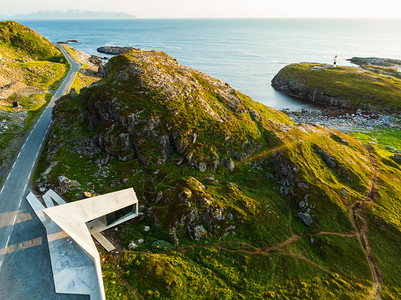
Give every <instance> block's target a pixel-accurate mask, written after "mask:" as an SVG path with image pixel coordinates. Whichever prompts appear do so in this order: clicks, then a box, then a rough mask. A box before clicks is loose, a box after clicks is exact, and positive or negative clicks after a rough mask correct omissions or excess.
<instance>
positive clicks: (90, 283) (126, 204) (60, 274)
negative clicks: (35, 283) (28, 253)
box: [27, 188, 138, 299]
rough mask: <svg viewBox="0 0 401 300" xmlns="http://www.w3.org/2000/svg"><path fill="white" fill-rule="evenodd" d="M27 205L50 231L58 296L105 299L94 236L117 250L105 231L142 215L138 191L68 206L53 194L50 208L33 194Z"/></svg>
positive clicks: (49, 194) (48, 201)
mask: <svg viewBox="0 0 401 300" xmlns="http://www.w3.org/2000/svg"><path fill="white" fill-rule="evenodd" d="M27 201H28V202H29V204H30V205H31V207H32V208H33V210H34V211H35V213H36V214H37V216H38V217H39V219H40V221H41V222H42V224H43V225H44V226H45V228H46V232H47V239H48V245H49V252H50V258H51V266H52V271H53V278H54V284H55V288H56V292H57V293H63V294H81V295H90V298H91V299H105V294H104V287H103V279H102V272H101V265H100V257H99V253H98V252H97V249H96V246H95V244H94V242H93V240H92V237H91V235H92V236H93V237H95V238H96V239H97V240H98V241H99V242H100V243H101V244H102V245H103V246H104V247H105V248H106V250H107V251H111V250H113V249H114V246H113V245H112V244H111V243H110V242H109V241H108V240H107V239H106V238H105V237H104V236H103V235H102V234H101V231H104V230H106V229H108V228H111V227H113V226H116V225H118V224H121V223H123V222H125V221H127V220H130V219H132V218H134V217H136V216H137V215H138V213H137V211H138V200H137V198H136V195H135V192H134V190H133V189H132V188H131V189H126V190H122V191H119V192H114V193H110V194H106V195H102V196H98V197H93V198H88V199H84V200H80V201H76V202H72V203H65V201H64V200H63V199H62V198H61V197H60V196H59V195H58V194H57V193H55V192H54V191H52V190H50V191H48V192H47V193H46V194H45V195H43V201H44V203H45V204H46V206H47V208H45V207H44V205H43V204H42V202H40V200H39V199H38V198H37V197H36V196H35V195H34V194H33V193H30V194H29V195H28V196H27ZM54 204H59V205H58V206H54Z"/></svg>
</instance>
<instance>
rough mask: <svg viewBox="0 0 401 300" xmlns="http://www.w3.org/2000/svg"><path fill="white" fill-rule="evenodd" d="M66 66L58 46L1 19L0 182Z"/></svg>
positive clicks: (26, 29)
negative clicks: (15, 105)
mask: <svg viewBox="0 0 401 300" xmlns="http://www.w3.org/2000/svg"><path fill="white" fill-rule="evenodd" d="M68 70H69V65H68V63H67V61H66V59H65V58H64V56H63V55H62V53H61V52H60V50H59V49H58V48H57V47H55V46H54V45H53V44H51V43H50V42H49V41H48V40H47V39H45V38H44V37H42V36H41V35H39V34H38V33H36V32H34V31H33V30H31V29H29V28H28V27H26V26H23V25H20V24H18V23H16V22H13V21H6V22H0V184H1V183H2V182H3V180H4V175H6V174H7V172H8V169H9V167H10V164H11V163H12V161H13V159H14V158H15V154H16V153H17V152H18V150H19V148H20V147H21V144H22V142H23V139H24V136H25V134H26V133H27V132H28V131H29V129H30V128H31V126H32V125H33V124H34V121H35V120H36V117H37V116H39V115H40V113H41V112H42V111H43V108H44V107H45V105H46V104H47V103H48V102H49V101H50V99H51V97H52V93H53V91H54V90H56V89H57V87H58V86H59V84H60V83H61V80H62V78H63V77H65V76H66V74H67V73H68ZM13 102H17V103H18V108H14V107H13V104H12V103H13Z"/></svg>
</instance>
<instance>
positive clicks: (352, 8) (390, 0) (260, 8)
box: [0, 0, 401, 18]
mask: <svg viewBox="0 0 401 300" xmlns="http://www.w3.org/2000/svg"><path fill="white" fill-rule="evenodd" d="M0 7H1V11H0V13H1V14H8V15H13V14H18V13H30V12H36V11H39V10H68V9H81V10H94V11H118V12H125V13H129V14H134V15H136V16H137V17H140V18H204V17H223V18H227V17H228V18H229V17H250V18H253V17H259V18H264V17H363V18H401V1H400V0H381V1H377V0H337V1H325V0H303V1H302V0H145V1H144V0H112V1H110V0H67V1H66V0H63V1H57V0H0Z"/></svg>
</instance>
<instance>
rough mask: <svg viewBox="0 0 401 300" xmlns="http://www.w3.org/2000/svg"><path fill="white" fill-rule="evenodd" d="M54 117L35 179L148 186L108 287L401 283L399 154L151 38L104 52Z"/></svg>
mask: <svg viewBox="0 0 401 300" xmlns="http://www.w3.org/2000/svg"><path fill="white" fill-rule="evenodd" d="M54 122H55V124H54V127H53V129H52V131H51V136H50V140H49V143H48V145H47V149H46V151H45V153H44V154H43V156H42V158H41V161H40V164H39V169H40V170H39V172H38V175H37V177H38V186H39V187H53V188H56V189H57V190H58V191H59V192H60V193H62V194H63V195H64V197H66V198H68V199H69V200H70V201H74V200H77V199H79V198H81V197H84V196H90V195H92V194H103V193H106V192H110V191H113V190H119V189H122V188H125V187H134V189H135V190H136V192H137V195H138V199H139V200H140V205H141V208H140V209H141V212H142V213H143V216H142V217H141V218H139V219H138V220H135V221H133V222H131V223H129V224H125V225H123V226H120V227H119V229H118V235H119V240H120V242H121V246H122V247H123V248H124V251H122V248H121V249H120V252H119V253H114V254H110V255H106V254H105V256H104V258H105V261H104V266H103V267H104V276H105V284H106V290H107V294H108V297H109V298H110V299H123V298H124V297H125V298H131V299H132V298H133V297H134V295H141V297H144V298H149V299H153V298H161V299H172V298H178V297H179V298H181V299H185V298H198V297H200V298H207V299H210V298H227V299H228V298H235V299H237V298H243V299H251V298H252V299H253V298H257V299H267V298H283V297H288V298H302V299H324V298H331V299H333V298H349V299H366V298H370V297H380V295H382V296H383V297H386V298H389V299H391V298H392V297H393V298H396V297H397V295H398V294H399V292H400V291H401V282H400V281H399V280H398V279H397V278H400V277H399V276H400V275H401V274H400V271H399V270H398V269H397V268H391V265H393V266H394V265H397V264H399V263H401V257H400V256H399V255H398V254H396V253H395V251H396V245H397V243H398V241H401V233H400V229H401V227H400V225H401V224H400V220H399V215H400V213H401V204H400V196H399V195H400V192H401V191H400V189H401V184H400V183H399V178H401V169H400V162H399V161H397V160H394V158H393V157H392V156H390V154H388V153H385V152H382V151H379V149H378V148H375V146H371V145H366V144H363V143H361V142H359V141H358V140H356V139H353V138H351V137H350V136H347V135H345V134H342V133H340V132H338V131H335V130H332V129H330V128H326V127H322V126H315V125H302V124H301V125H296V124H294V123H293V122H292V121H291V120H290V119H289V118H288V117H287V116H285V115H284V114H283V113H281V112H279V111H276V110H274V109H271V108H268V107H266V106H264V105H262V104H260V103H257V102H255V101H253V100H252V99H250V98H249V97H247V96H246V95H243V94H241V93H240V92H238V91H236V90H234V89H233V88H231V87H230V86H229V85H228V84H225V83H223V82H221V81H219V80H216V79H214V78H211V77H210V76H208V75H206V74H204V73H202V72H199V71H197V70H194V69H192V68H189V67H185V66H182V65H180V64H179V63H178V62H177V61H176V60H174V59H172V58H171V57H170V56H168V55H167V54H165V53H161V52H156V51H149V52H148V51H140V50H133V51H131V52H129V53H126V54H124V55H121V56H117V57H115V58H113V59H111V60H110V62H109V64H108V66H107V68H106V75H105V78H104V79H102V80H101V81H99V82H98V83H97V84H96V85H94V86H92V87H90V88H87V89H83V90H82V91H81V93H80V94H79V95H69V96H65V97H64V98H62V99H61V100H60V101H59V102H58V104H57V106H56V108H55V115H54ZM39 173H41V174H39ZM60 176H64V177H60ZM65 177H67V178H69V179H70V181H67V180H65ZM148 226H149V228H148ZM148 229H150V230H148ZM111 233H114V234H116V231H115V230H113V231H112V232H110V233H109V234H111ZM121 252H122V253H121Z"/></svg>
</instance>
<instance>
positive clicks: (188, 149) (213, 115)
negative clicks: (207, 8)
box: [55, 50, 280, 172]
mask: <svg viewBox="0 0 401 300" xmlns="http://www.w3.org/2000/svg"><path fill="white" fill-rule="evenodd" d="M105 76H106V78H105V80H104V81H103V82H102V84H101V86H98V87H93V88H91V89H88V90H87V91H83V92H81V94H80V95H79V97H80V99H81V100H82V101H83V102H84V103H86V104H85V111H84V112H83V118H84V119H85V121H86V122H87V123H88V124H89V127H90V129H91V130H92V131H93V132H94V133H95V137H94V139H95V144H96V145H98V146H99V147H100V148H101V149H102V150H103V151H104V152H106V153H108V154H110V155H113V156H115V157H117V158H118V159H119V160H121V161H128V160H131V159H133V158H134V157H136V158H138V159H139V160H140V161H141V162H142V163H143V164H144V165H145V166H150V165H151V164H158V165H162V164H165V163H166V162H167V160H168V159H169V158H170V157H171V156H174V157H175V164H176V165H180V164H189V165H190V166H192V167H193V168H196V169H198V170H199V171H201V172H205V171H206V170H212V171H215V170H217V169H218V168H219V167H224V168H227V169H228V170H230V171H233V170H234V168H235V161H243V160H244V159H246V158H247V157H249V156H251V155H253V154H254V153H255V151H257V150H258V149H260V148H261V146H262V144H263V143H268V144H274V134H273V133H272V132H271V131H269V130H268V129H267V128H264V127H263V126H261V124H262V122H264V121H266V118H265V119H263V117H262V115H263V112H262V111H260V109H258V108H257V106H255V107H252V106H253V105H254V104H253V101H252V100H251V99H250V98H248V97H246V96H245V95H242V94H240V93H238V92H237V91H235V90H234V89H233V88H231V87H230V86H229V85H227V84H225V83H223V82H221V81H219V80H216V79H214V78H211V77H209V76H207V75H206V74H204V73H202V72H199V71H197V70H194V69H191V68H188V67H184V66H182V65H180V64H179V63H177V61H176V60H175V59H173V58H171V57H169V56H168V55H166V54H164V53H160V52H156V51H139V50H137V51H131V52H130V53H127V54H125V55H124V56H117V57H115V58H113V59H112V60H110V62H109V64H108V65H107V66H106V70H105ZM116 88H118V90H119V92H118V93H117V94H116V92H115V91H116ZM63 101H64V100H61V101H60V102H59V103H60V105H62V103H63ZM66 101H68V100H66ZM265 109H267V110H269V109H268V108H265ZM57 110H58V107H56V111H57ZM56 114H57V113H56ZM274 114H280V113H279V112H274ZM274 114H273V115H274ZM55 118H57V117H55ZM244 124H246V128H244V127H243V126H244ZM79 144H80V145H82V142H80V143H79ZM92 148H94V147H92ZM79 151H80V153H82V152H83V151H82V150H79ZM173 154H174V155H173Z"/></svg>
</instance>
